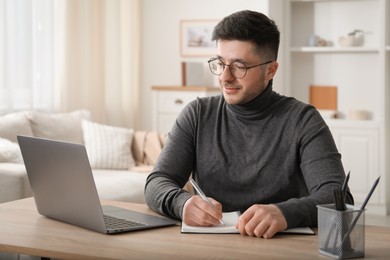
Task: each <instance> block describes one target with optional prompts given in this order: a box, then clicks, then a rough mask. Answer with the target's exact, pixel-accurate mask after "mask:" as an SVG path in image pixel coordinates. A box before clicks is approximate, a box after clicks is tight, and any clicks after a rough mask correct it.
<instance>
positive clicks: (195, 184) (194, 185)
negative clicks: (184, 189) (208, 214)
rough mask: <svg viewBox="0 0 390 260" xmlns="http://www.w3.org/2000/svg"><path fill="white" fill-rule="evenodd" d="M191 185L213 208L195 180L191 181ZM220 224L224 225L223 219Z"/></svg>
mask: <svg viewBox="0 0 390 260" xmlns="http://www.w3.org/2000/svg"><path fill="white" fill-rule="evenodd" d="M190 183H191V184H192V187H194V189H195V190H196V192H197V193H198V194H199V196H200V197H201V198H202V199H203V200H204V201H206V202H207V203H208V204H210V205H211V206H212V207H214V205H213V203H211V201H210V200H209V199H208V198H207V197H206V195H205V194H204V193H203V191H202V190H201V189H200V188H199V186H198V184H197V183H196V182H195V181H194V179H190ZM219 222H220V223H221V224H222V225H224V224H225V223H223V221H222V219H220V220H219Z"/></svg>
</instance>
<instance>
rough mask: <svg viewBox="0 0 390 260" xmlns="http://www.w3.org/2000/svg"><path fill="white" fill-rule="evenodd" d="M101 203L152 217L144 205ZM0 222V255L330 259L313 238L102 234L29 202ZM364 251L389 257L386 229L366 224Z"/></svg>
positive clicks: (4, 208)
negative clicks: (40, 210) (43, 212)
mask: <svg viewBox="0 0 390 260" xmlns="http://www.w3.org/2000/svg"><path fill="white" fill-rule="evenodd" d="M103 204H113V205H117V206H120V207H124V208H130V209H133V210H137V211H140V212H146V213H150V214H154V213H153V212H152V211H151V210H150V209H148V208H147V206H146V205H143V204H132V203H123V202H109V203H108V202H105V203H103ZM0 223H1V224H0V252H9V253H21V254H27V255H37V256H43V257H49V258H58V259H133V258H134V259H210V258H213V259H215V258H219V259H331V258H329V257H326V256H323V255H321V254H320V253H319V252H318V245H317V239H318V237H317V236H316V235H291V234H288V235H287V234H280V235H277V236H276V237H274V238H273V239H263V238H252V237H244V236H241V235H238V234H226V235H223V234H216V235H212V234H181V233H180V227H179V226H173V227H165V228H158V229H151V230H143V231H136V232H129V233H123V234H117V235H104V234H100V233H96V232H93V231H89V230H86V229H83V228H79V227H76V226H72V225H68V224H65V223H62V222H58V221H54V220H51V219H48V218H46V217H43V216H41V215H39V214H38V212H37V210H36V208H35V203H34V200H33V199H32V198H28V199H23V200H18V201H14V202H8V203H3V204H0ZM365 251H366V256H365V257H366V258H367V259H388V258H389V256H390V228H386V227H374V226H367V227H366V247H365Z"/></svg>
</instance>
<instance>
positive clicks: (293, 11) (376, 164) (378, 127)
mask: <svg viewBox="0 0 390 260" xmlns="http://www.w3.org/2000/svg"><path fill="white" fill-rule="evenodd" d="M284 14H285V15H284V17H285V20H284V29H285V31H283V32H282V36H284V37H285V38H284V39H282V42H283V46H282V48H283V53H284V60H283V62H284V67H285V68H284V76H285V88H284V92H285V94H286V95H289V96H293V97H295V98H297V99H299V100H301V101H304V102H307V103H308V102H309V86H310V85H328V86H331V85H333V86H337V90H338V97H337V100H338V114H339V119H326V121H327V123H328V125H329V127H330V129H331V131H332V134H333V136H334V139H335V141H336V145H337V147H338V149H339V151H340V153H341V154H342V160H343V164H344V167H345V170H346V171H349V170H351V179H350V187H351V191H352V193H353V195H354V197H355V200H356V204H361V203H362V202H363V200H364V198H365V196H366V195H367V193H368V191H369V189H370V186H371V185H372V183H373V182H374V181H375V179H376V178H377V176H378V175H381V182H380V185H379V188H378V190H377V191H376V192H375V193H374V195H373V197H372V198H371V200H370V205H369V208H370V211H372V212H376V213H382V214H388V213H389V211H390V189H389V188H390V162H386V161H389V160H388V159H386V158H389V157H390V141H389V139H390V137H389V135H390V105H389V103H390V76H389V74H390V51H389V50H390V18H389V17H390V1H388V0H290V1H285V2H284ZM353 30H362V31H363V32H364V43H363V45H362V46H359V47H341V46H340V44H339V38H340V37H342V36H346V35H348V33H350V32H352V31H353ZM313 35H317V36H319V37H321V38H323V39H325V40H326V42H327V44H326V46H324V47H311V46H309V39H310V37H312V36H313ZM351 110H364V111H367V112H368V113H369V114H370V118H369V120H359V121H356V120H351V119H350V118H349V116H348V115H349V113H350V111H351Z"/></svg>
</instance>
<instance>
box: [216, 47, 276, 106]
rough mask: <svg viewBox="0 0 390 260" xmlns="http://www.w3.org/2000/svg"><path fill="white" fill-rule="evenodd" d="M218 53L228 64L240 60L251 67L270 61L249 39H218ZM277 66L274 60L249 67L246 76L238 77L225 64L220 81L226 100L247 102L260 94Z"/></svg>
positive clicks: (229, 101) (237, 103)
mask: <svg viewBox="0 0 390 260" xmlns="http://www.w3.org/2000/svg"><path fill="white" fill-rule="evenodd" d="M217 53H218V58H220V59H221V60H222V61H223V62H224V63H225V64H227V65H230V64H231V63H232V62H234V61H239V62H242V63H244V64H245V65H246V66H247V67H250V66H253V65H257V64H260V63H263V62H267V61H268V60H264V59H263V58H262V57H261V56H260V55H259V54H258V53H257V52H256V51H255V44H254V43H252V42H249V41H238V40H218V47H217ZM277 67H278V64H277V62H276V61H274V62H272V63H269V64H266V65H262V66H258V67H254V68H251V69H248V70H247V72H246V75H245V77H244V78H242V79H236V78H235V77H234V76H233V75H232V73H231V72H230V70H229V67H228V66H225V69H224V71H223V73H222V74H221V75H220V76H219V83H220V88H221V90H222V93H223V96H224V98H225V100H226V102H227V103H228V104H232V105H239V104H245V103H247V102H249V101H251V100H253V99H254V98H256V97H257V96H259V95H260V93H262V92H263V90H264V89H265V88H266V87H267V85H268V82H269V80H271V79H272V78H273V76H274V74H275V72H276V69H277Z"/></svg>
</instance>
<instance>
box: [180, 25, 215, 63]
mask: <svg viewBox="0 0 390 260" xmlns="http://www.w3.org/2000/svg"><path fill="white" fill-rule="evenodd" d="M217 23H218V20H182V21H180V34H181V35H180V49H181V56H183V57H202V56H204V57H209V56H211V55H215V54H216V50H217V48H216V42H215V41H212V40H211V35H212V33H213V29H214V27H215V25H216V24H217Z"/></svg>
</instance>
